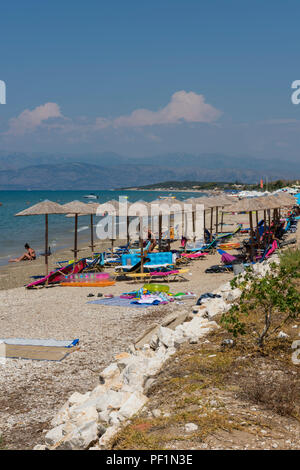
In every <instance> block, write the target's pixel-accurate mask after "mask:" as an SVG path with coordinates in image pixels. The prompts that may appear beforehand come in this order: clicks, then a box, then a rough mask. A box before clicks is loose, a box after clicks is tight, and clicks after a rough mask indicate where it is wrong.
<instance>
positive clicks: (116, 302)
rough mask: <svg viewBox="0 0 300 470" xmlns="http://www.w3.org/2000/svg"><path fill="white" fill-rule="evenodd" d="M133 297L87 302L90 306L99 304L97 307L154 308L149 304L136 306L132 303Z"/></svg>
mask: <svg viewBox="0 0 300 470" xmlns="http://www.w3.org/2000/svg"><path fill="white" fill-rule="evenodd" d="M132 301H133V300H132V297H130V298H127V299H126V298H124V297H122V298H121V297H112V298H111V299H99V300H91V301H89V302H87V303H88V304H97V305H107V306H110V307H138V308H143V307H152V305H151V304H150V305H148V304H143V305H141V304H136V303H132Z"/></svg>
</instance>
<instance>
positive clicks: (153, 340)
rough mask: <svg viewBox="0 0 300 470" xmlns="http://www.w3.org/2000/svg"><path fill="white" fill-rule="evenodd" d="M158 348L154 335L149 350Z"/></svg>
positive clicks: (156, 338)
mask: <svg viewBox="0 0 300 470" xmlns="http://www.w3.org/2000/svg"><path fill="white" fill-rule="evenodd" d="M158 346H159V337H158V336H157V334H155V335H153V336H152V338H151V341H150V348H151V349H153V350H154V351H155V350H156V349H157V348H158Z"/></svg>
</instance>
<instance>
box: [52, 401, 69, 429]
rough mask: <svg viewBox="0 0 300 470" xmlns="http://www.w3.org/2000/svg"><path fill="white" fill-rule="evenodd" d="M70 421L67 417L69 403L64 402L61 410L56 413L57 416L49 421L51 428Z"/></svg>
mask: <svg viewBox="0 0 300 470" xmlns="http://www.w3.org/2000/svg"><path fill="white" fill-rule="evenodd" d="M68 419H70V415H69V402H66V403H65V404H64V405H63V406H62V407H61V409H60V410H59V411H58V412H57V414H56V415H55V416H54V418H53V419H52V421H51V423H50V424H51V426H52V427H57V426H59V425H60V424H63V423H65V422H66V421H68Z"/></svg>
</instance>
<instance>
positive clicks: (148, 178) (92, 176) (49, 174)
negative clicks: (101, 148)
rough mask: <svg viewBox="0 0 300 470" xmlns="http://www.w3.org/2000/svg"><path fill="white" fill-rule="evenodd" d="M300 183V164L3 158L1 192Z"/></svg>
mask: <svg viewBox="0 0 300 470" xmlns="http://www.w3.org/2000/svg"><path fill="white" fill-rule="evenodd" d="M298 175H299V178H300V162H299V163H295V162H288V161H285V160H283V159H282V160H267V159H258V158H252V157H243V158H242V157H241V158H237V157H232V156H226V155H221V154H200V155H192V154H184V153H172V154H164V155H156V156H153V157H147V158H129V157H124V156H121V155H118V154H116V153H112V152H106V153H101V154H98V155H95V154H87V155H82V156H71V155H66V154H60V155H52V154H25V153H24V154H23V153H12V154H8V153H5V152H0V189H2V190H4V189H49V190H52V189H53V190H54V189H87V190H91V191H92V190H101V189H117V188H121V187H129V186H141V185H146V184H150V183H159V182H161V181H167V180H172V181H181V180H187V181H199V182H200V181H201V182H202V181H203V182H206V181H215V182H218V181H219V182H220V181H227V182H235V181H239V182H242V183H256V182H258V181H259V180H260V178H261V177H266V176H267V177H268V179H269V181H271V180H276V179H295V178H297V177H298Z"/></svg>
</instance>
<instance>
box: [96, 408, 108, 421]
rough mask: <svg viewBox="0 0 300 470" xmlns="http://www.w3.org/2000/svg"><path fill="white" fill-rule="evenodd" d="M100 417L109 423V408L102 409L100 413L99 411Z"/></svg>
mask: <svg viewBox="0 0 300 470" xmlns="http://www.w3.org/2000/svg"><path fill="white" fill-rule="evenodd" d="M98 418H99V420H100V421H104V422H105V423H108V422H109V411H108V410H105V411H100V413H98Z"/></svg>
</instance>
